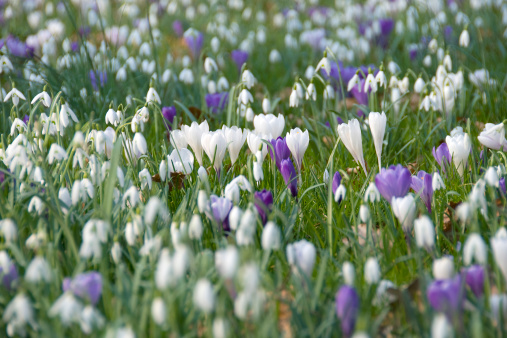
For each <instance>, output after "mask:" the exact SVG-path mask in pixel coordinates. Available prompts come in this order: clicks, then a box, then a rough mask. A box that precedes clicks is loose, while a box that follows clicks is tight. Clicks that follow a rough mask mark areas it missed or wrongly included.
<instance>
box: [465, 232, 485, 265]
mask: <svg viewBox="0 0 507 338" xmlns="http://www.w3.org/2000/svg"><path fill="white" fill-rule="evenodd" d="M487 261H488V252H487V247H486V243H484V240H483V239H482V237H481V235H479V234H477V233H472V234H470V235H469V236H468V238H467V240H466V241H465V245H464V246H463V264H465V265H470V264H472V262H475V263H476V264H481V265H484V264H486V263H487Z"/></svg>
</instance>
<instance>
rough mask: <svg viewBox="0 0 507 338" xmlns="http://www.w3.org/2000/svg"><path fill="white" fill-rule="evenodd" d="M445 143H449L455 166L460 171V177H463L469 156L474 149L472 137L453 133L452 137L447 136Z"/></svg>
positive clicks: (461, 133)
mask: <svg viewBox="0 0 507 338" xmlns="http://www.w3.org/2000/svg"><path fill="white" fill-rule="evenodd" d="M445 142H446V143H447V147H449V152H450V154H451V156H452V160H453V162H454V166H455V167H456V169H457V170H458V173H459V174H460V176H463V174H464V171H465V167H466V166H467V160H468V156H469V155H470V150H471V149H472V143H471V141H470V137H469V136H468V134H466V133H463V132H454V133H453V132H451V136H447V137H446V138H445Z"/></svg>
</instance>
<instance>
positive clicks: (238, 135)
mask: <svg viewBox="0 0 507 338" xmlns="http://www.w3.org/2000/svg"><path fill="white" fill-rule="evenodd" d="M222 130H223V132H224V136H225V139H226V141H227V147H228V148H229V156H230V157H231V164H234V163H236V160H237V159H238V155H239V152H240V151H241V148H242V147H243V144H245V141H246V137H247V135H248V131H247V130H246V129H245V130H241V128H238V127H236V126H232V127H231V128H229V127H227V126H224V127H223V128H222Z"/></svg>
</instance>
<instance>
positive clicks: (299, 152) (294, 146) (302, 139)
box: [285, 128, 310, 179]
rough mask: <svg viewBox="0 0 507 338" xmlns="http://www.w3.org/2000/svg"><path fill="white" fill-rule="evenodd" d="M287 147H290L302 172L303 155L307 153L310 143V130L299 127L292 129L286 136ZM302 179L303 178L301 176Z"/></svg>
mask: <svg viewBox="0 0 507 338" xmlns="http://www.w3.org/2000/svg"><path fill="white" fill-rule="evenodd" d="M285 140H286V142H287V147H288V148H289V150H290V152H291V154H292V156H293V157H294V160H295V162H296V168H297V170H298V173H299V174H301V166H302V164H303V157H304V155H305V152H306V149H307V148H308V144H309V143H310V136H309V135H308V130H305V131H304V132H303V131H301V129H299V128H295V129H292V130H291V131H290V132H288V133H287V135H286V136H285ZM300 179H301V178H300Z"/></svg>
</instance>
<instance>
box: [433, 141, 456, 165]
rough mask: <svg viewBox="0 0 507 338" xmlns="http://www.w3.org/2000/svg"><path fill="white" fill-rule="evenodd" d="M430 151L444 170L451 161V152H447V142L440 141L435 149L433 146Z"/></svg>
mask: <svg viewBox="0 0 507 338" xmlns="http://www.w3.org/2000/svg"><path fill="white" fill-rule="evenodd" d="M432 153H433V157H434V158H435V160H436V161H437V162H438V165H439V166H441V167H442V169H443V170H444V171H445V167H446V166H448V165H449V164H450V163H451V153H450V152H449V148H448V147H447V143H445V142H444V143H442V144H441V145H439V146H438V148H436V149H435V147H433V151H432Z"/></svg>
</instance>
